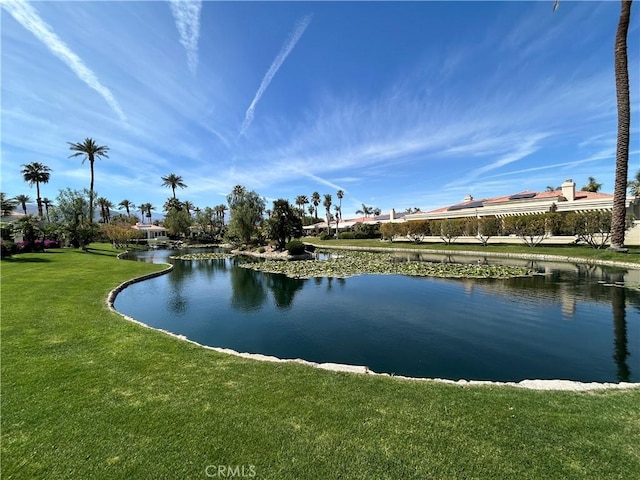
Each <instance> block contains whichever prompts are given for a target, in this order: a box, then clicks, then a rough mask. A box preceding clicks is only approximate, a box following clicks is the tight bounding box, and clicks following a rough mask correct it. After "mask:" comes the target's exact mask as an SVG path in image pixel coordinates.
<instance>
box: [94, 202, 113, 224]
mask: <svg viewBox="0 0 640 480" xmlns="http://www.w3.org/2000/svg"><path fill="white" fill-rule="evenodd" d="M96 203H97V204H98V206H99V207H100V216H101V217H102V223H109V220H110V219H111V209H112V208H113V203H112V202H111V201H110V200H108V199H106V198H105V197H98V198H97V199H96Z"/></svg>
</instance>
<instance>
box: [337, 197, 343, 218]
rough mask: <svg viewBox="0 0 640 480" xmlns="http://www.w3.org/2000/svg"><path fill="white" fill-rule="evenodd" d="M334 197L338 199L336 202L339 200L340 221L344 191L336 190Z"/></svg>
mask: <svg viewBox="0 0 640 480" xmlns="http://www.w3.org/2000/svg"><path fill="white" fill-rule="evenodd" d="M336 197H338V200H340V202H339V208H338V212H339V213H340V220H342V197H344V191H342V190H338V192H337V193H336Z"/></svg>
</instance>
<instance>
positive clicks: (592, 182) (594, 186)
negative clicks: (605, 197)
mask: <svg viewBox="0 0 640 480" xmlns="http://www.w3.org/2000/svg"><path fill="white" fill-rule="evenodd" d="M601 188H602V184H601V183H598V182H596V179H595V178H593V177H589V183H587V184H586V185H585V186H584V187H582V188H581V189H580V190H581V191H583V192H594V193H595V192H599V191H600V189H601Z"/></svg>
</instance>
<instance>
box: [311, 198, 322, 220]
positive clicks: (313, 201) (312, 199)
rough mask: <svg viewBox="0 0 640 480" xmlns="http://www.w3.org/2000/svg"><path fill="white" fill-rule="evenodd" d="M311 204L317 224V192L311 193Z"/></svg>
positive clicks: (318, 200)
mask: <svg viewBox="0 0 640 480" xmlns="http://www.w3.org/2000/svg"><path fill="white" fill-rule="evenodd" d="M311 203H313V207H314V209H315V217H316V222H317V221H318V205H320V194H319V193H318V192H313V193H312V194H311Z"/></svg>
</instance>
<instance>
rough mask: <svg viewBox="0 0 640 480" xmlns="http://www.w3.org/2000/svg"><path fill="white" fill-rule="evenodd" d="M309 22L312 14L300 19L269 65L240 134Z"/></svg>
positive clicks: (251, 119)
mask: <svg viewBox="0 0 640 480" xmlns="http://www.w3.org/2000/svg"><path fill="white" fill-rule="evenodd" d="M309 22H311V16H310V15H307V16H306V17H304V18H302V19H301V20H299V21H298V23H297V24H296V26H295V28H294V30H293V33H292V34H291V36H290V38H289V40H287V43H285V44H284V45H283V46H282V48H281V49H280V53H278V56H277V57H276V58H275V60H274V61H273V63H272V64H271V66H270V67H269V70H268V71H267V73H266V74H265V76H264V78H263V79H262V83H261V84H260V88H258V91H257V92H256V95H255V97H253V100H252V101H251V105H249V108H248V109H247V112H246V114H245V118H244V122H243V123H242V128H241V129H240V135H239V136H242V135H244V132H246V131H247V128H249V126H250V125H251V122H253V117H254V115H255V109H256V105H257V104H258V102H259V101H260V98H261V97H262V95H263V94H264V92H265V91H266V90H267V87H268V86H269V84H270V83H271V80H273V77H275V75H276V73H278V70H279V69H280V67H281V66H282V64H283V63H284V61H285V60H286V59H287V57H288V56H289V54H290V53H291V51H292V50H293V47H295V46H296V43H298V40H300V37H302V34H303V33H304V31H305V30H306V28H307V26H308V25H309Z"/></svg>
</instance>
